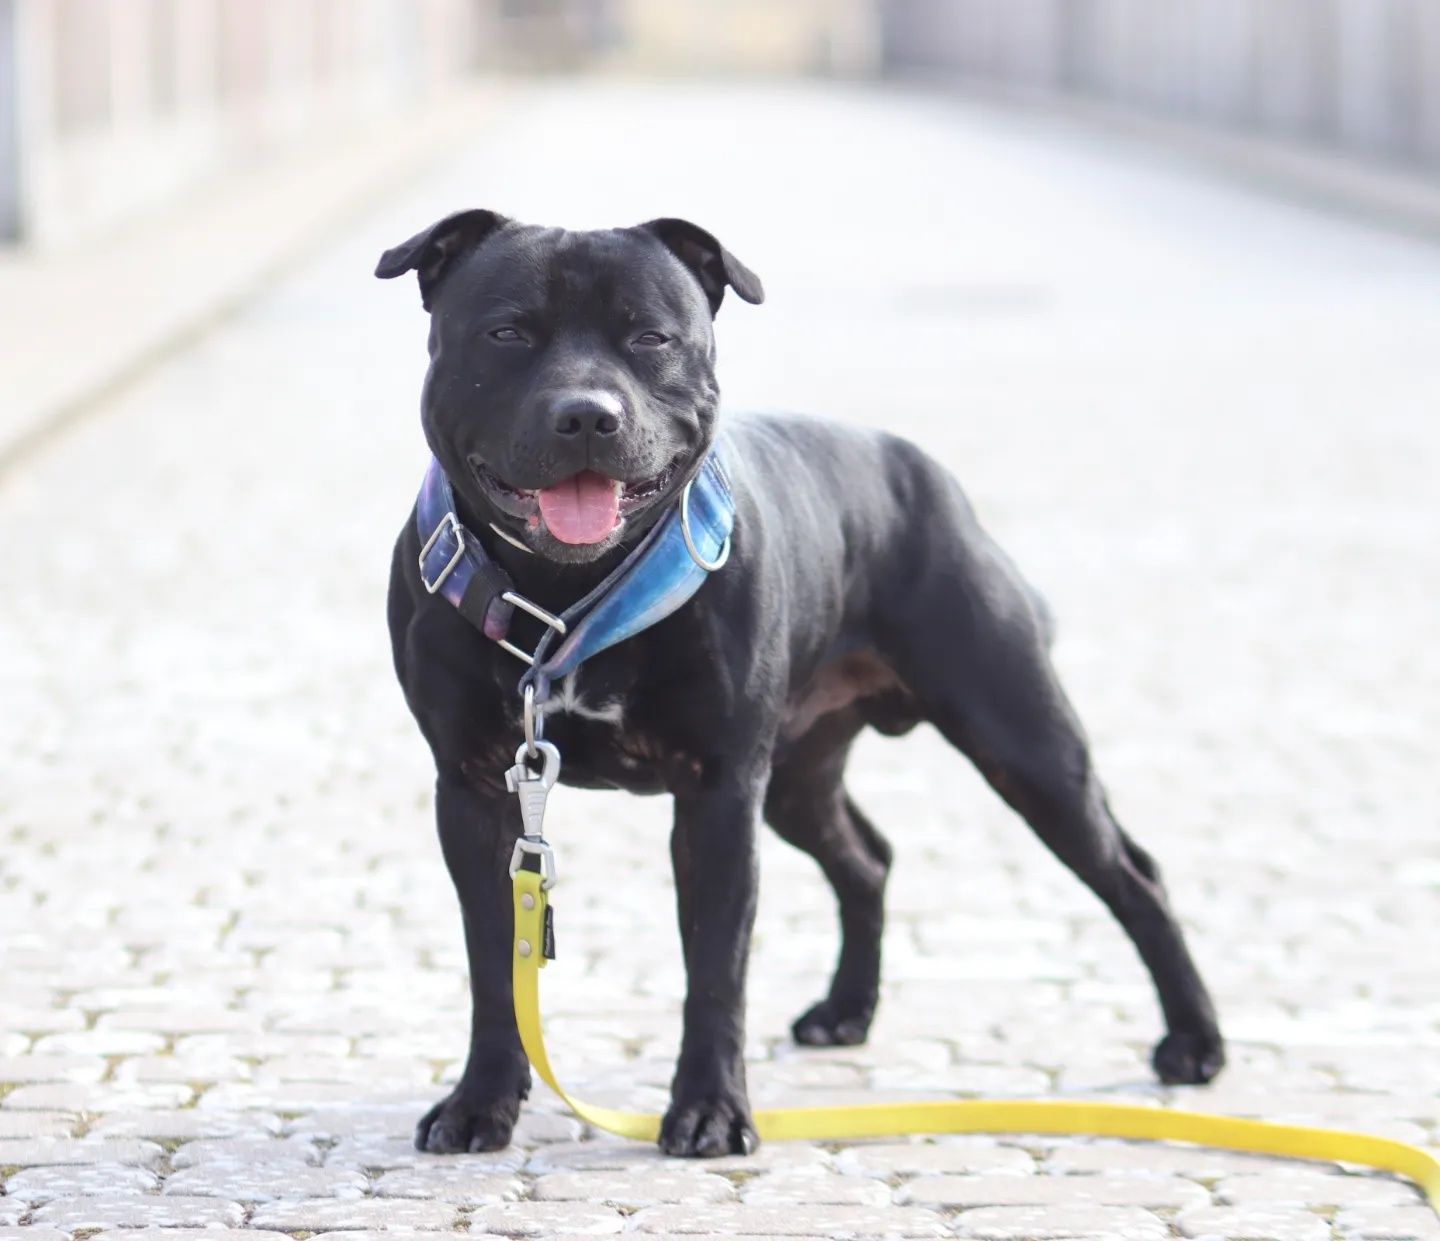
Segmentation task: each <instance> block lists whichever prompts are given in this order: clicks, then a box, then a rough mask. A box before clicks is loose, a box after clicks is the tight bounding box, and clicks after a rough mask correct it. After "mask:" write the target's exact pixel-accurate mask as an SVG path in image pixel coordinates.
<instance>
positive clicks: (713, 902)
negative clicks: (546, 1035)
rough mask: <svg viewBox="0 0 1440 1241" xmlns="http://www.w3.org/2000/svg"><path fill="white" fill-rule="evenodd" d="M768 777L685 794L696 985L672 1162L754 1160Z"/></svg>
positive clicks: (672, 1116) (674, 1089)
mask: <svg viewBox="0 0 1440 1241" xmlns="http://www.w3.org/2000/svg"><path fill="white" fill-rule="evenodd" d="M763 794H764V776H763V775H761V774H758V773H753V772H747V773H736V774H735V775H734V776H732V777H730V778H728V779H726V780H724V781H722V783H721V784H720V786H719V787H717V788H711V789H706V790H705V791H703V792H698V791H697V792H684V793H677V794H676V797H675V829H674V833H673V835H672V836H671V840H670V852H671V858H672V861H673V862H674V866H675V887H676V893H677V896H678V899H679V913H680V939H681V943H682V945H683V947H684V951H685V973H686V980H687V988H686V996H685V1029H684V1035H683V1037H682V1039H681V1044H680V1061H679V1063H678V1064H677V1066H676V1069H675V1081H674V1083H673V1085H672V1086H671V1099H670V1110H669V1111H668V1112H666V1114H665V1121H664V1124H663V1125H662V1126H661V1130H660V1147H661V1149H662V1150H664V1151H665V1153H666V1154H668V1155H699V1156H716V1155H728V1154H732V1153H735V1154H747V1153H749V1152H750V1151H752V1150H754V1149H755V1147H756V1145H757V1144H758V1143H759V1138H758V1136H757V1135H756V1133H755V1126H754V1124H753V1123H752V1122H751V1119H750V1101H749V1098H748V1096H747V1094H746V1090H745V1060H744V1051H745V969H746V965H747V962H748V958H749V955H750V928H751V926H752V924H753V923H754V920H755V901H756V894H757V877H756V865H755V821H756V816H757V815H758V813H759V806H760V800H761V798H762V796H763Z"/></svg>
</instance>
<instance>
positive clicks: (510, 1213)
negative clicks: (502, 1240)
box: [470, 1202, 625, 1237]
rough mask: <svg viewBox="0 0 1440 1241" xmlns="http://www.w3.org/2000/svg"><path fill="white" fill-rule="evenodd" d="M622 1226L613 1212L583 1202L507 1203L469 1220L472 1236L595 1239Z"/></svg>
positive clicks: (481, 1210)
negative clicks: (571, 1236) (576, 1237)
mask: <svg viewBox="0 0 1440 1241" xmlns="http://www.w3.org/2000/svg"><path fill="white" fill-rule="evenodd" d="M624 1226H625V1217H624V1216H623V1215H621V1214H620V1212H619V1211H617V1210H615V1209H614V1208H612V1207H607V1206H598V1205H593V1204H590V1203H583V1202H506V1203H501V1204H500V1205H498V1206H486V1207H479V1208H478V1209H477V1210H476V1211H475V1212H474V1213H473V1214H472V1215H471V1216H470V1231H471V1234H472V1235H473V1234H475V1233H485V1232H491V1233H495V1234H497V1235H499V1236H504V1237H554V1236H556V1235H564V1234H570V1235H574V1236H579V1237H596V1236H608V1235H609V1234H611V1233H616V1232H619V1231H620V1230H621V1229H622V1228H624Z"/></svg>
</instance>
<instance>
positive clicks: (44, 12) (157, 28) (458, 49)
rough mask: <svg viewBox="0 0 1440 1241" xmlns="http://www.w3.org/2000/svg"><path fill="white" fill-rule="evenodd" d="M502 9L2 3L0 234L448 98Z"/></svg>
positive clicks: (409, 1) (103, 213) (84, 222)
mask: <svg viewBox="0 0 1440 1241" xmlns="http://www.w3.org/2000/svg"><path fill="white" fill-rule="evenodd" d="M496 8H497V4H496V3H495V2H494V0H0V236H5V235H8V236H10V237H15V236H23V237H24V238H25V239H26V240H38V241H46V240H50V239H54V238H57V237H72V236H75V235H77V234H81V233H84V232H87V231H90V230H92V229H95V228H97V227H99V226H101V225H103V224H107V223H109V222H111V221H113V220H115V219H117V218H120V217H122V216H124V215H126V214H127V213H129V212H131V211H133V210H135V209H137V208H140V207H143V206H145V205H148V204H152V203H154V202H156V201H158V200H160V199H163V198H165V197H167V196H170V195H173V194H174V193H176V192H177V191H179V190H181V189H183V188H184V187H185V186H187V185H189V184H191V183H193V182H195V181H197V180H199V179H200V178H202V177H204V176H206V175H208V174H210V173H212V172H214V171H216V170H217V169H219V168H222V167H233V166H237V165H239V166H243V164H244V162H245V161H246V160H248V159H253V158H255V157H257V156H258V155H261V154H265V153H269V152H273V151H275V150H277V149H281V148H283V147H285V146H286V145H287V144H292V143H294V142H296V141H298V140H299V139H300V138H302V137H303V138H311V137H314V136H317V135H321V136H323V135H324V134H325V133H327V132H335V131H338V130H339V129H340V128H341V127H343V126H353V125H356V124H359V123H363V121H364V120H365V119H366V118H367V117H373V116H376V115H377V114H380V113H383V112H385V111H386V110H393V109H395V108H396V107H398V106H402V105H408V104H411V103H414V102H416V101H418V100H421V99H423V98H424V97H425V96H426V95H428V94H433V93H435V92H439V91H444V90H446V89H448V88H449V87H450V86H452V85H453V83H454V82H455V81H456V80H457V79H458V78H459V77H461V76H462V75H464V74H465V73H467V72H469V71H471V70H472V69H474V68H475V67H476V65H477V64H478V63H479V62H480V60H481V59H482V57H483V55H484V50H485V49H486V48H487V47H488V46H490V45H491V44H492V43H493V38H492V37H491V36H492V33H493V32H492V31H491V30H490V29H489V27H490V26H491V25H493V23H494V21H495V16H494V14H495V10H496ZM7 121H8V123H7ZM7 130H8V132H9V134H10V135H11V140H10V141H9V143H8V144H7V140H6V137H5V132H6V131H7Z"/></svg>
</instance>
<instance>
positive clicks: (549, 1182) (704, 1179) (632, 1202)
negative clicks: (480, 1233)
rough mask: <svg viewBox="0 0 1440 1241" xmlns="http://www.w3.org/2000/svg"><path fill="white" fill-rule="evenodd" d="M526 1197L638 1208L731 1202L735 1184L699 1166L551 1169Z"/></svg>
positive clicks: (544, 1200)
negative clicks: (585, 1170) (553, 1170)
mask: <svg viewBox="0 0 1440 1241" xmlns="http://www.w3.org/2000/svg"><path fill="white" fill-rule="evenodd" d="M530 1196H531V1197H532V1198H534V1199H535V1200H536V1201H537V1202H591V1203H603V1204H605V1205H606V1206H615V1207H624V1208H626V1209H638V1208H639V1207H648V1206H655V1205H656V1204H658V1203H666V1202H732V1201H734V1199H735V1187H734V1186H733V1185H732V1184H731V1183H730V1182H729V1181H727V1180H726V1179H725V1178H724V1177H723V1176H716V1175H715V1174H714V1173H713V1172H702V1171H701V1170H700V1169H699V1168H696V1167H690V1168H684V1167H676V1166H674V1165H673V1164H672V1165H670V1166H659V1167H656V1166H654V1160H653V1159H652V1160H651V1166H650V1167H634V1168H631V1169H628V1170H626V1171H619V1172H615V1171H597V1172H551V1173H548V1174H545V1175H542V1176H540V1177H538V1178H537V1179H536V1180H535V1182H534V1185H533V1188H532V1189H531V1194H530Z"/></svg>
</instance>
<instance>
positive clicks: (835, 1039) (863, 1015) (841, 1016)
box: [790, 1000, 875, 1047]
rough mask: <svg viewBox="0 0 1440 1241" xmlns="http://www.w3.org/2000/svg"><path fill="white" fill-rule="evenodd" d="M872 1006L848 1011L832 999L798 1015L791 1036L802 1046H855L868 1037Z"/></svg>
mask: <svg viewBox="0 0 1440 1241" xmlns="http://www.w3.org/2000/svg"><path fill="white" fill-rule="evenodd" d="M874 1016H875V1006H874V1005H873V1004H869V1005H864V1006H857V1007H856V1008H854V1009H850V1010H847V1009H846V1007H845V1006H843V1005H841V1004H837V1003H836V1002H835V1001H834V1000H821V1001H820V1003H818V1004H815V1005H813V1006H812V1007H810V1008H808V1009H806V1010H805V1012H803V1013H801V1014H800V1016H799V1017H797V1018H796V1019H795V1024H794V1025H792V1026H791V1027H790V1034H791V1036H792V1037H793V1038H794V1039H795V1041H796V1042H797V1043H799V1044H801V1045H802V1046H804V1047H855V1046H858V1045H859V1044H861V1043H863V1042H864V1041H865V1040H866V1039H867V1038H869V1037H870V1022H871V1020H872V1018H874Z"/></svg>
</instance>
